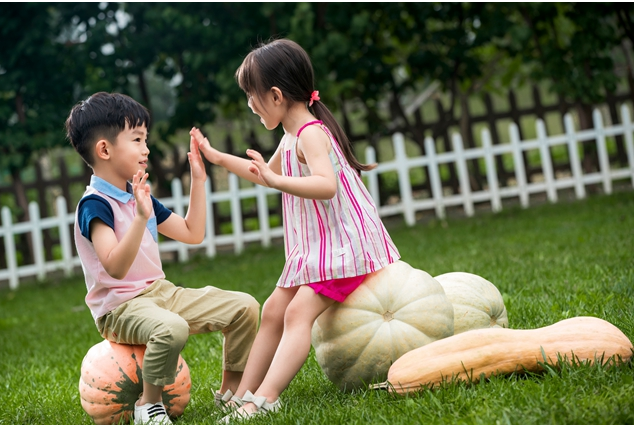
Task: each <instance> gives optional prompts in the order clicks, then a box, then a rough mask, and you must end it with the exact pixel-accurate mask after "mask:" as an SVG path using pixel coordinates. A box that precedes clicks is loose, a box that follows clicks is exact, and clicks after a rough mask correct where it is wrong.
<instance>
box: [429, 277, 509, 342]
mask: <svg viewBox="0 0 636 425" xmlns="http://www.w3.org/2000/svg"><path fill="white" fill-rule="evenodd" d="M435 280H437V281H438V282H439V283H440V284H441V285H442V288H444V292H446V296H447V297H448V299H449V300H450V302H451V303H452V304H453V310H454V313H455V335H457V334H459V333H462V332H466V331H469V330H472V329H482V328H507V327H508V312H507V311H506V306H505V305H504V300H503V297H502V295H501V293H500V292H499V289H497V287H496V286H495V285H494V284H492V283H491V282H489V281H488V280H486V279H484V278H483V277H481V276H478V275H476V274H472V273H465V272H451V273H445V274H442V275H439V276H435Z"/></svg>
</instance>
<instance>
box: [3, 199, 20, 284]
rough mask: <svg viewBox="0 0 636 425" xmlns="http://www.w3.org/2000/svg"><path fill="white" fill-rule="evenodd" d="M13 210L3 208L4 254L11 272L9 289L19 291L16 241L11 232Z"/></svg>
mask: <svg viewBox="0 0 636 425" xmlns="http://www.w3.org/2000/svg"><path fill="white" fill-rule="evenodd" d="M12 221H13V219H12V218H11V210H10V209H9V207H2V227H3V233H4V252H5V253H6V254H5V255H6V258H7V269H8V270H9V288H11V289H18V284H19V280H18V260H17V258H16V252H15V240H14V239H13V232H12V231H11V230H12V229H11V224H12Z"/></svg>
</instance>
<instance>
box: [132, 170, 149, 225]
mask: <svg viewBox="0 0 636 425" xmlns="http://www.w3.org/2000/svg"><path fill="white" fill-rule="evenodd" d="M146 179H148V173H144V172H143V171H141V170H139V171H137V173H135V175H134V176H133V178H132V191H133V196H134V197H135V203H136V204H137V215H139V216H141V217H143V218H145V219H148V218H149V217H150V214H151V213H152V199H151V198H150V185H149V184H148V183H146Z"/></svg>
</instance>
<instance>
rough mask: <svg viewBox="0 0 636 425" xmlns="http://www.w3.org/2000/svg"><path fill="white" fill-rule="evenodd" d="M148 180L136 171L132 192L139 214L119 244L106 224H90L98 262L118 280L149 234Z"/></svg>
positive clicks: (127, 268) (98, 221)
mask: <svg viewBox="0 0 636 425" xmlns="http://www.w3.org/2000/svg"><path fill="white" fill-rule="evenodd" d="M147 178H148V174H144V173H143V172H142V171H137V174H135V176H134V177H133V180H132V188H133V195H134V196H135V202H136V205H137V213H136V215H135V218H134V219H133V222H132V224H131V225H130V227H129V228H128V230H127V231H126V234H125V235H124V237H123V238H122V239H121V241H118V240H117V237H116V236H115V232H114V231H113V229H111V228H110V227H108V225H106V223H104V222H103V221H101V220H99V219H98V220H92V221H91V224H90V232H91V240H92V241H93V246H94V247H95V253H96V254H97V258H99V261H100V262H101V263H102V266H104V270H106V273H108V274H109V275H111V276H112V277H114V278H115V279H123V278H124V277H126V275H127V274H128V271H129V270H130V267H131V266H132V263H133V261H135V258H136V257H137V252H138V251H139V246H140V245H141V239H142V238H143V235H144V232H145V230H146V223H147V222H148V217H150V213H151V211H152V200H151V198H150V186H149V185H148V184H146V179H147Z"/></svg>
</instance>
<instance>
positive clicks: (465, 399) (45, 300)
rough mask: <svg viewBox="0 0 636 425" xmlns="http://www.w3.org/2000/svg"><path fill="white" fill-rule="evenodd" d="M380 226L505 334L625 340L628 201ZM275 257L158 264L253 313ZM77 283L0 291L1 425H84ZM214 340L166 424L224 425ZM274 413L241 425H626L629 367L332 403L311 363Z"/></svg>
mask: <svg viewBox="0 0 636 425" xmlns="http://www.w3.org/2000/svg"><path fill="white" fill-rule="evenodd" d="M449 215H450V216H451V217H450V218H449V219H448V220H444V221H440V220H435V219H430V218H428V219H422V220H421V221H420V222H419V223H418V224H417V225H416V226H415V227H405V226H404V225H403V224H402V221H401V220H399V223H398V222H395V223H393V222H391V221H387V226H388V230H389V233H390V234H391V236H392V237H393V239H394V241H395V243H396V245H397V246H398V248H399V249H400V252H401V254H402V259H403V260H404V261H406V262H407V263H409V264H411V265H412V266H414V267H416V268H420V269H422V270H425V271H427V272H428V273H430V274H431V275H432V276H436V275H439V274H442V273H446V272H451V271H465V272H470V273H475V274H478V275H480V276H483V277H484V278H486V279H488V280H489V281H491V282H493V283H494V284H495V285H496V286H497V287H498V288H499V290H500V291H501V292H502V294H503V297H504V301H505V304H506V308H507V310H508V315H509V319H510V326H511V327H512V328H516V329H530V328H538V327H543V326H547V325H550V324H553V323H556V322H557V321H559V320H562V319H564V318H568V317H575V316H596V317H600V318H602V319H604V320H607V321H609V322H611V323H613V324H614V325H616V326H617V327H618V328H619V329H621V331H623V332H624V333H625V334H626V335H627V336H628V337H629V338H630V340H632V341H633V335H634V263H633V254H634V251H633V247H634V236H633V235H634V196H633V193H632V192H622V193H616V194H613V195H610V196H600V197H598V196H594V197H590V198H589V199H587V200H584V201H562V202H560V203H557V204H554V205H553V204H545V205H540V206H533V207H532V208H530V209H527V210H523V209H520V208H506V209H504V211H502V212H501V213H499V214H491V213H480V212H479V209H478V212H477V215H476V216H475V217H474V218H471V219H466V218H463V217H453V214H452V213H451V214H449ZM283 255H284V254H283V247H282V246H280V245H279V244H277V245H276V246H274V247H273V248H270V249H262V248H258V247H255V246H248V248H247V249H246V251H245V252H244V253H243V254H241V255H233V254H231V253H221V254H219V255H218V256H217V257H215V258H214V259H207V258H203V257H198V258H195V259H193V260H192V261H189V262H188V263H184V264H179V263H171V264H166V267H165V269H166V274H167V276H168V278H169V279H172V281H173V282H174V283H175V284H179V285H183V286H187V287H202V286H205V285H210V284H211V285H215V286H218V287H222V288H225V289H230V290H238V291H244V292H248V293H250V294H253V295H254V296H255V297H256V299H257V300H259V302H261V303H263V302H264V301H265V300H266V298H267V297H268V295H269V294H270V293H271V291H272V289H273V287H274V284H275V282H276V280H277V279H278V276H279V274H280V271H281V269H282V265H283ZM84 296H85V288H84V283H83V280H82V278H81V277H75V278H72V279H62V280H55V279H49V281H48V282H46V283H34V284H23V285H22V286H21V287H20V288H19V290H17V291H9V290H3V291H0V382H2V386H3V391H2V392H0V405H2V406H3V408H2V409H0V424H5V423H6V424H48V423H56V424H57V423H60V424H73V425H77V424H90V423H91V421H90V419H89V417H88V415H86V414H85V413H84V411H83V410H82V408H81V406H80V403H79V391H78V387H77V384H78V381H79V370H80V364H81V360H82V358H83V356H84V355H85V353H86V352H87V351H88V349H89V348H90V347H91V346H92V345H94V344H96V343H98V342H100V340H101V338H100V336H99V334H98V332H97V330H96V329H95V325H94V323H93V321H92V319H91V316H90V313H89V312H88V310H87V308H86V306H85V304H84ZM222 344H223V339H222V336H221V334H220V333H214V334H209V335H194V336H192V337H191V338H190V339H189V341H188V343H187V345H186V347H185V349H184V351H183V352H182V356H183V358H184V359H185V360H186V362H187V363H188V366H189V367H190V371H191V374H192V399H191V402H190V404H189V405H188V407H187V408H186V411H185V413H184V416H183V417H182V418H181V419H179V420H178V422H177V423H188V424H213V423H215V422H216V421H217V420H218V419H220V418H221V417H222V415H223V414H222V413H221V412H220V411H219V410H217V409H216V408H215V407H214V401H213V396H212V392H211V391H210V390H211V389H217V388H218V387H219V385H220V376H221V364H222V356H221V349H222ZM282 399H283V402H284V406H285V407H284V409H282V411H281V412H280V413H277V414H276V415H274V416H271V417H263V418H256V419H255V420H253V421H251V422H250V423H254V424H259V423H263V424H264V423H275V424H288V423H315V424H336V423H347V424H349V423H351V424H369V423H373V424H376V423H390V424H405V425H406V424H413V423H430V424H449V425H451V424H452V425H457V424H471V425H472V424H475V425H477V424H484V425H490V424H497V423H500V424H519V425H526V424H537V425H539V424H541V425H542V424H587V423H589V424H595V425H596V424H599V425H601V424H603V425H604V424H608V425H609V424H616V425H620V424H626V423H633V422H634V409H633V401H634V368H633V362H629V363H628V364H622V365H608V366H607V367H601V366H591V367H590V366H586V365H578V364H575V365H573V366H563V367H561V368H551V369H550V370H549V371H548V372H547V373H543V374H526V375H512V376H500V377H495V378H493V379H490V380H487V381H486V380H484V381H482V382H479V383H475V384H462V383H456V384H448V385H445V386H443V387H442V388H440V389H437V390H425V391H422V392H420V393H415V394H411V395H409V396H406V397H399V396H392V395H390V394H388V393H386V392H383V391H371V390H369V391H358V392H355V393H352V394H348V393H342V392H340V391H339V390H338V389H337V388H336V387H335V386H334V385H333V384H332V383H331V382H329V381H328V380H327V378H326V377H325V375H324V374H323V372H322V370H321V369H320V367H319V366H318V364H317V362H316V361H315V358H314V356H313V353H312V354H311V355H310V356H309V359H308V360H307V362H306V363H305V365H304V366H303V368H302V369H301V371H300V373H299V374H298V375H297V376H296V377H295V378H294V380H293V381H292V383H291V385H290V387H289V388H288V389H287V390H286V391H285V392H284V393H283V396H282Z"/></svg>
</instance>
